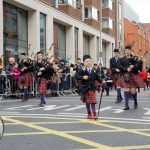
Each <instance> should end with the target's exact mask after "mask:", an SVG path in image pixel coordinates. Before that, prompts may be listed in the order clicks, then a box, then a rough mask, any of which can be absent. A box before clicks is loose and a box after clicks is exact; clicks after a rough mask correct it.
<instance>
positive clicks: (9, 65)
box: [6, 63, 14, 74]
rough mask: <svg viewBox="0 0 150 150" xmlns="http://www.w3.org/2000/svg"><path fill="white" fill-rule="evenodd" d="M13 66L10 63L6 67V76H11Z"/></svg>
mask: <svg viewBox="0 0 150 150" xmlns="http://www.w3.org/2000/svg"><path fill="white" fill-rule="evenodd" d="M13 67H14V66H13V65H12V64H10V63H8V64H7V66H6V74H10V73H11V71H12V69H13Z"/></svg>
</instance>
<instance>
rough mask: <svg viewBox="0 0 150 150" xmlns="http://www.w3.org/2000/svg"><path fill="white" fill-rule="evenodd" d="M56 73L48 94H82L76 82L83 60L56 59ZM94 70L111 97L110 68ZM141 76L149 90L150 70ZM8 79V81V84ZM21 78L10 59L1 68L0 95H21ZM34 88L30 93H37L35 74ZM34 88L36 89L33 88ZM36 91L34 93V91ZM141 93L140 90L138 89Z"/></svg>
mask: <svg viewBox="0 0 150 150" xmlns="http://www.w3.org/2000/svg"><path fill="white" fill-rule="evenodd" d="M50 65H51V66H52V67H53V68H54V71H55V72H56V73H55V74H53V76H51V78H50V80H49V81H48V84H47V93H48V94H49V95H51V96H52V95H54V96H55V95H56V96H57V91H66V90H72V89H75V90H76V92H78V93H79V92H80V84H81V82H80V81H76V80H75V77H74V75H75V73H76V72H78V71H79V68H81V67H82V66H83V65H84V64H83V63H82V62H81V59H80V58H78V59H77V62H76V63H69V61H68V60H59V59H56V60H54V61H53V62H52V63H51V64H50ZM93 68H95V69H98V70H99V72H100V76H101V77H102V78H104V79H105V80H106V84H107V86H106V87H105V90H106V95H107V96H109V90H110V89H112V88H113V87H114V86H113V83H112V81H113V77H112V72H111V70H110V69H109V68H106V67H103V66H102V64H101V63H100V64H96V63H95V64H93ZM139 75H140V76H141V78H142V79H143V80H144V81H145V83H146V87H145V88H144V90H146V89H147V90H148V89H149V85H150V69H147V68H144V69H143V70H141V71H139ZM6 77H7V81H9V82H6ZM19 78H20V70H19V68H18V63H17V62H16V61H15V59H14V58H13V57H10V58H9V62H8V64H7V65H6V68H5V69H3V68H0V94H4V93H5V92H6V88H8V89H7V92H8V93H9V94H10V95H11V94H16V93H19V92H20V91H19V87H18V80H19ZM31 80H32V83H34V84H32V87H29V88H30V90H29V91H30V92H35V91H36V84H35V83H36V79H35V76H34V73H33V75H32V79H31ZM33 86H34V87H33ZM95 86H96V90H97V91H98V92H100V90H101V85H100V84H99V83H98V82H95ZM33 90H34V91H33ZM138 90H139V91H140V89H138Z"/></svg>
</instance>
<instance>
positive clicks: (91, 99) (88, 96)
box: [84, 91, 97, 104]
mask: <svg viewBox="0 0 150 150" xmlns="http://www.w3.org/2000/svg"><path fill="white" fill-rule="evenodd" d="M84 98H85V102H84V103H87V104H96V103H97V101H96V95H95V92H94V91H87V92H85V93H84Z"/></svg>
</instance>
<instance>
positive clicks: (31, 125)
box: [3, 116, 117, 150]
mask: <svg viewBox="0 0 150 150" xmlns="http://www.w3.org/2000/svg"><path fill="white" fill-rule="evenodd" d="M3 119H4V120H8V121H11V122H14V123H19V124H21V125H24V126H27V127H30V128H33V129H37V130H40V131H43V132H46V133H51V134H54V135H57V136H60V137H63V138H66V139H70V140H73V141H76V142H79V143H82V144H85V145H89V146H92V147H95V148H99V149H101V150H113V148H111V147H109V146H106V145H102V144H99V143H96V142H93V141H90V140H86V139H83V138H80V137H77V136H73V135H69V134H66V133H62V132H60V131H56V130H51V129H47V128H44V127H40V126H37V125H33V124H30V123H27V122H23V121H19V120H15V119H11V118H10V117H5V116H3ZM115 150H117V149H115Z"/></svg>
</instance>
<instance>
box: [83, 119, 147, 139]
mask: <svg viewBox="0 0 150 150" xmlns="http://www.w3.org/2000/svg"><path fill="white" fill-rule="evenodd" d="M80 121H81V122H88V123H91V124H94V125H99V126H103V127H106V128H111V129H115V130H119V131H125V132H129V133H134V134H138V135H143V136H147V137H150V134H148V133H143V132H140V131H137V130H135V129H134V130H130V129H125V128H121V127H116V126H112V125H107V124H104V123H100V122H96V121H95V122H91V121H85V120H82V119H81V120H80Z"/></svg>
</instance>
